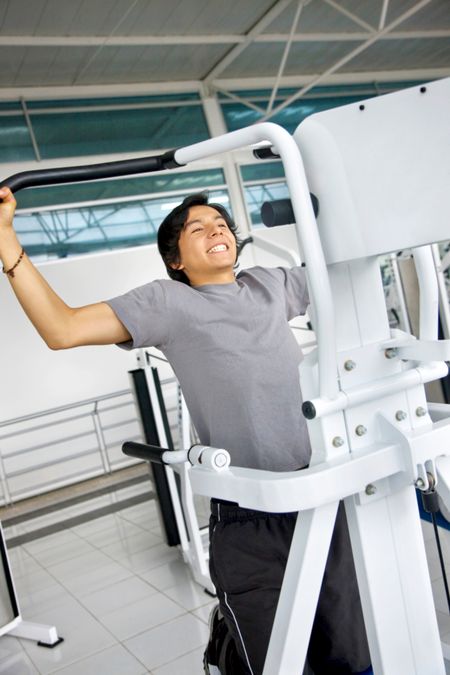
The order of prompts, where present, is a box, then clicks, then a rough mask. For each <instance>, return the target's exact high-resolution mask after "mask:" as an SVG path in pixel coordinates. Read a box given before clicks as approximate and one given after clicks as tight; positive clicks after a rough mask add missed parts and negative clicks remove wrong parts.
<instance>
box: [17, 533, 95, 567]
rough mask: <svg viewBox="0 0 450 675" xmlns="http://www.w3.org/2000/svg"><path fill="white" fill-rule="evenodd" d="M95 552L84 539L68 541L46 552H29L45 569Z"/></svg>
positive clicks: (78, 538)
mask: <svg viewBox="0 0 450 675" xmlns="http://www.w3.org/2000/svg"><path fill="white" fill-rule="evenodd" d="M33 543H34V542H33ZM26 546H27V545H26V544H24V547H25V548H26ZM28 550H29V549H28ZM93 551H95V549H94V547H93V546H91V544H89V542H87V541H86V540H84V539H82V538H81V537H77V538H76V540H74V541H67V542H66V543H64V544H59V545H58V546H52V547H51V548H46V549H44V550H38V551H34V552H31V551H29V552H30V553H31V555H32V557H33V558H34V559H35V560H36V561H37V562H38V563H39V564H40V565H42V566H43V567H49V566H50V565H57V564H58V563H60V562H64V561H65V560H74V559H75V558H78V556H80V555H84V554H86V553H92V552H93Z"/></svg>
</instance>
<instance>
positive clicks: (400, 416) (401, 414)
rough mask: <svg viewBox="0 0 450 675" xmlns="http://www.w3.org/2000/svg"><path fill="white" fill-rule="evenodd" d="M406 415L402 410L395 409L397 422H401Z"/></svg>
mask: <svg viewBox="0 0 450 675" xmlns="http://www.w3.org/2000/svg"><path fill="white" fill-rule="evenodd" d="M407 417H408V415H407V414H406V413H405V411H404V410H397V412H396V413H395V419H396V420H398V421H399V422H402V421H403V420H406V418H407Z"/></svg>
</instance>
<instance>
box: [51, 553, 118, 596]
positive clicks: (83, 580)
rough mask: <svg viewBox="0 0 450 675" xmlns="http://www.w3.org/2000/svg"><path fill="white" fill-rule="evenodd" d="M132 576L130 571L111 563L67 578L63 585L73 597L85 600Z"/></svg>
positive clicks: (64, 579)
mask: <svg viewBox="0 0 450 675" xmlns="http://www.w3.org/2000/svg"><path fill="white" fill-rule="evenodd" d="M130 576H131V572H130V570H128V569H127V568H126V567H124V566H122V565H119V564H118V563H116V562H113V561H110V562H109V563H108V564H105V565H102V566H101V567H98V568H96V569H93V570H90V571H87V572H85V573H84V574H80V575H77V576H72V577H70V576H65V577H64V578H63V579H62V580H61V584H62V585H63V586H65V587H66V588H67V590H69V591H70V592H71V593H72V594H73V595H75V596H76V597H79V598H83V597H85V596H87V595H90V594H91V593H95V592H96V591H99V590H101V589H102V588H106V587H107V586H111V585H112V584H116V583H119V582H120V581H123V580H124V579H128V578H129V577H130Z"/></svg>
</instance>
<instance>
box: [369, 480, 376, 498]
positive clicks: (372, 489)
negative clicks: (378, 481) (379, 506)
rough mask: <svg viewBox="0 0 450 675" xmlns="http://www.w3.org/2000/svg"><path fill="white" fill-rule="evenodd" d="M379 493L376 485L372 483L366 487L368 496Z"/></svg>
mask: <svg viewBox="0 0 450 675" xmlns="http://www.w3.org/2000/svg"><path fill="white" fill-rule="evenodd" d="M376 491H377V488H376V487H375V485H372V483H369V485H366V495H369V496H370V495H374V494H375V492H376Z"/></svg>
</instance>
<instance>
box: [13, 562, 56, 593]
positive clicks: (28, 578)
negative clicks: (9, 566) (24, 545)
mask: <svg viewBox="0 0 450 675" xmlns="http://www.w3.org/2000/svg"><path fill="white" fill-rule="evenodd" d="M13 579H14V585H15V587H16V591H17V593H18V595H19V599H20V598H21V597H22V595H26V594H29V593H36V592H38V591H42V590H44V589H46V588H51V587H52V586H54V585H55V583H57V581H56V580H55V578H54V577H52V576H51V574H49V573H48V572H46V571H45V570H43V569H39V570H37V571H33V572H31V573H30V574H22V575H21V576H17V575H16V574H15V573H14V571H13Z"/></svg>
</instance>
